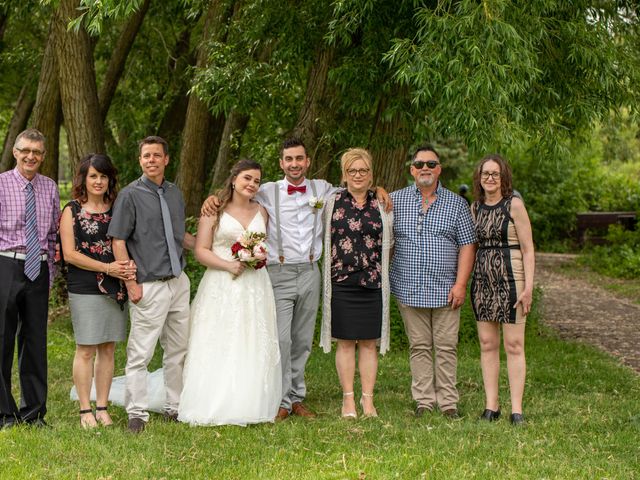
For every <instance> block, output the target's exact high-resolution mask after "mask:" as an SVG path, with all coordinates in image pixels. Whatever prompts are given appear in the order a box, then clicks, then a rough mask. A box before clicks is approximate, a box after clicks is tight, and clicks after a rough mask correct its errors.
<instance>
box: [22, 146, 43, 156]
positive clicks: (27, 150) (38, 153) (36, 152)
mask: <svg viewBox="0 0 640 480" xmlns="http://www.w3.org/2000/svg"><path fill="white" fill-rule="evenodd" d="M16 150H17V151H19V152H20V153H22V154H23V155H27V156H29V154H31V153H33V156H34V157H41V156H42V155H44V152H43V151H42V150H33V149H31V148H16Z"/></svg>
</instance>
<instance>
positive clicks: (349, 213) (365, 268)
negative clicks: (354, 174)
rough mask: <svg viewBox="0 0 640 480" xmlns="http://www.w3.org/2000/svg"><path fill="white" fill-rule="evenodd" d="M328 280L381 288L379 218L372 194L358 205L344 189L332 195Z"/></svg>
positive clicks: (368, 194) (380, 223)
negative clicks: (333, 197)
mask: <svg viewBox="0 0 640 480" xmlns="http://www.w3.org/2000/svg"><path fill="white" fill-rule="evenodd" d="M331 245H332V247H331V280H332V281H333V282H336V283H342V282H345V283H348V284H352V285H359V286H361V287H365V288H381V286H382V277H381V272H382V266H381V260H382V219H381V218H380V210H379V209H378V200H376V198H375V196H374V194H373V192H372V191H369V192H367V197H366V200H365V203H364V205H362V206H359V205H358V204H357V203H356V201H355V199H354V198H353V196H352V195H351V194H350V193H349V191H348V190H342V191H340V192H338V193H336V200H335V205H334V208H333V212H332V215H331Z"/></svg>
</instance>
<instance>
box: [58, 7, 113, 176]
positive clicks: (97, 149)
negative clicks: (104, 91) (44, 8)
mask: <svg viewBox="0 0 640 480" xmlns="http://www.w3.org/2000/svg"><path fill="white" fill-rule="evenodd" d="M79 4H80V1H79V0H60V5H59V7H58V9H57V11H56V13H55V27H56V28H55V39H56V42H55V44H56V48H55V50H56V58H57V61H58V78H59V80H60V97H61V99H62V112H63V114H64V124H65V129H66V131H67V135H68V141H69V163H70V164H71V170H72V171H75V168H76V165H77V163H78V162H79V160H80V159H81V158H82V157H83V156H84V155H86V154H88V153H103V152H104V150H105V149H104V127H103V123H102V118H101V117H100V106H99V103H98V88H97V85H96V74H95V70H94V65H93V56H92V44H91V40H90V38H89V35H88V34H87V32H86V31H85V30H84V29H82V28H80V29H79V30H78V31H77V32H74V31H67V25H68V24H69V21H70V20H72V19H73V18H75V17H76V16H77V14H78V10H76V9H77V7H78V6H79Z"/></svg>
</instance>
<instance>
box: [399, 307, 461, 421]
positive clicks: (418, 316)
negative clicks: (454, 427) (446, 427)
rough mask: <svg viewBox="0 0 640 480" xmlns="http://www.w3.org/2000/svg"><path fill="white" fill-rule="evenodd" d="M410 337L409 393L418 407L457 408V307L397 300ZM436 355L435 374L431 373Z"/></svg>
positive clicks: (458, 321)
mask: <svg viewBox="0 0 640 480" xmlns="http://www.w3.org/2000/svg"><path fill="white" fill-rule="evenodd" d="M398 307H399V309H400V314H401V315H402V320H403V321H404V327H405V330H406V332H407V336H408V337H409V351H410V359H409V363H410V366H411V378H412V382H411V395H412V396H413V399H414V400H415V401H416V403H417V406H418V407H427V408H428V409H431V410H433V409H434V407H435V406H436V404H437V405H438V406H439V407H440V410H441V411H444V410H448V409H451V408H457V404H458V390H457V389H456V370H457V367H458V356H457V346H458V328H459V327H460V309H456V310H453V309H451V307H449V306H446V307H440V308H417V307H410V306H407V305H403V304H401V303H398ZM434 356H435V375H434Z"/></svg>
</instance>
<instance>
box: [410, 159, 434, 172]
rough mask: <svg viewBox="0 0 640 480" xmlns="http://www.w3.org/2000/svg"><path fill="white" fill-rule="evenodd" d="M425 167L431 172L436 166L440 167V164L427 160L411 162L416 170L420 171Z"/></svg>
mask: <svg viewBox="0 0 640 480" xmlns="http://www.w3.org/2000/svg"><path fill="white" fill-rule="evenodd" d="M425 165H426V166H427V167H429V168H430V169H431V170H433V169H434V168H436V167H437V166H438V165H440V162H438V161H437V160H427V161H424V160H416V161H415V162H413V166H414V167H415V168H417V169H418V170H422V169H423V168H424V166H425Z"/></svg>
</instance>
